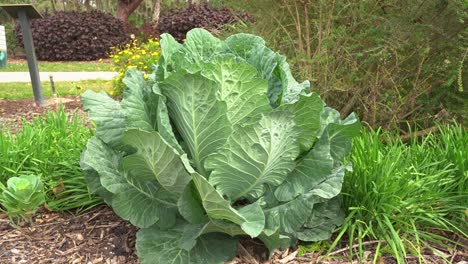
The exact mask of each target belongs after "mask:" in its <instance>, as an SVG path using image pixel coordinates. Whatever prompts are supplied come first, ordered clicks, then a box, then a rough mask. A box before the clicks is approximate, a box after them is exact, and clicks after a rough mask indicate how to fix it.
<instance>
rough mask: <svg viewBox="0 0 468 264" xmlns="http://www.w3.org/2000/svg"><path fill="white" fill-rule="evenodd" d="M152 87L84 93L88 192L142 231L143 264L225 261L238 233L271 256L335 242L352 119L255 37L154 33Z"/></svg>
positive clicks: (137, 84) (139, 83) (137, 77)
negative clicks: (89, 125)
mask: <svg viewBox="0 0 468 264" xmlns="http://www.w3.org/2000/svg"><path fill="white" fill-rule="evenodd" d="M161 47H162V55H161V58H160V60H159V62H158V65H156V66H155V67H154V71H153V73H152V74H151V76H150V78H149V80H148V81H146V80H145V78H144V77H143V75H142V73H140V72H138V71H136V70H134V69H131V70H129V71H128V72H127V73H126V77H125V79H124V82H125V84H126V86H127V88H126V90H125V92H124V95H123V99H122V100H121V101H120V102H119V101H115V100H113V99H112V98H110V97H109V96H107V95H106V94H105V93H103V92H100V93H95V92H92V91H87V92H86V93H85V94H84V95H83V98H82V100H83V104H84V108H85V110H86V111H88V112H89V115H90V118H91V119H92V120H93V121H94V122H95V124H96V135H95V136H94V137H93V138H91V139H90V140H89V141H88V144H87V147H86V150H85V151H84V153H83V155H82V160H81V165H82V167H83V169H84V171H85V174H86V179H87V181H88V183H89V186H90V188H91V190H92V191H93V192H95V193H97V194H99V195H100V196H102V197H103V199H104V200H105V201H106V203H108V204H109V205H110V206H111V207H112V208H113V209H114V211H115V212H116V213H117V214H118V215H119V216H120V217H122V218H123V219H125V220H128V221H130V222H131V223H132V224H134V225H135V226H137V227H139V228H140V230H139V231H138V234H137V242H136V247H137V252H138V256H139V257H140V260H141V262H142V263H210V264H212V263H223V262H224V261H227V260H229V259H231V258H233V257H234V256H235V252H236V245H237V244H236V243H237V240H238V239H239V237H242V236H249V237H252V238H258V239H259V240H261V241H263V243H264V244H265V245H266V247H267V248H268V249H269V250H270V252H271V251H272V250H274V249H276V248H285V247H289V246H291V245H294V244H295V243H296V242H297V241H298V240H303V241H317V240H323V239H327V238H329V237H330V235H331V232H332V230H333V229H334V228H335V227H336V226H337V225H339V224H340V223H341V222H342V220H343V215H342V212H341V211H340V200H339V198H338V195H339V193H340V190H341V185H342V182H343V175H344V173H345V170H347V169H348V168H349V165H348V164H343V162H342V161H343V158H344V157H345V156H346V155H347V154H348V153H349V151H350V148H351V144H352V137H354V136H355V135H357V134H358V133H359V128H360V125H359V122H358V120H357V119H356V117H355V115H354V114H352V115H350V116H348V117H347V118H346V119H344V120H342V119H340V114H339V113H338V112H337V111H336V110H333V109H332V108H329V107H326V106H325V104H324V103H323V102H322V100H321V99H320V98H319V96H318V95H317V94H315V93H310V92H309V83H308V82H303V83H298V82H297V81H296V80H295V79H294V78H293V76H292V74H291V71H290V69H289V66H288V64H287V63H286V59H285V57H283V56H281V55H279V54H277V53H275V52H274V51H272V50H271V49H269V48H268V47H266V46H265V42H264V41H263V40H262V39H261V38H259V37H257V36H254V35H249V34H237V35H233V36H231V37H229V38H227V39H226V40H225V41H222V40H220V39H218V38H216V37H214V36H212V35H211V34H210V33H209V32H207V31H205V30H202V29H194V30H192V31H190V32H189V33H188V34H187V39H186V42H185V43H184V44H183V45H182V44H179V43H178V42H177V41H175V40H174V38H173V37H172V36H170V35H167V34H163V35H162V36H161Z"/></svg>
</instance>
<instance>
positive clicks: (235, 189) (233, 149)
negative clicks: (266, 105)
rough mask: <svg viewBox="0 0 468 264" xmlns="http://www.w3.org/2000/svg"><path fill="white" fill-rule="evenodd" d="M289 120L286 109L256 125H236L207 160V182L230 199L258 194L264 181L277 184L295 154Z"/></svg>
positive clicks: (293, 128)
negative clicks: (224, 141) (208, 175)
mask: <svg viewBox="0 0 468 264" xmlns="http://www.w3.org/2000/svg"><path fill="white" fill-rule="evenodd" d="M293 119H294V117H293V116H292V115H291V114H290V113H288V112H281V111H275V112H271V113H269V114H267V115H264V116H263V117H262V119H261V120H260V122H259V123H258V124H255V125H250V126H246V127H237V128H236V129H235V131H234V132H233V133H232V134H231V136H230V137H229V139H228V141H227V142H226V144H225V145H224V146H223V148H222V149H221V150H220V151H219V152H218V153H216V154H214V155H212V156H210V157H209V158H208V159H207V162H206V166H207V167H208V168H209V169H211V170H213V171H212V173H211V175H210V178H209V181H210V183H211V184H212V185H214V186H215V187H216V189H217V190H218V191H219V192H220V193H221V194H223V195H226V196H228V197H229V198H230V199H231V200H233V201H235V200H237V199H239V198H241V197H247V196H250V197H254V198H258V197H260V196H261V195H262V194H263V192H264V189H263V188H264V184H268V185H271V186H277V185H279V184H281V183H282V182H283V181H284V179H285V178H286V176H287V174H288V173H289V172H290V171H292V170H293V169H294V165H295V162H294V159H295V158H296V157H297V156H298V155H299V147H298V145H297V144H296V142H295V140H296V138H297V136H298V134H299V131H298V130H297V128H296V126H295V123H294V120H293Z"/></svg>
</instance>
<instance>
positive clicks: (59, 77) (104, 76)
mask: <svg viewBox="0 0 468 264" xmlns="http://www.w3.org/2000/svg"><path fill="white" fill-rule="evenodd" d="M39 75H40V78H41V81H42V82H44V81H49V76H50V75H52V76H53V78H54V82H72V81H81V80H98V79H99V80H112V79H113V78H114V77H115V76H117V75H118V73H116V72H40V73H39ZM6 82H31V77H30V76H29V72H0V83H6Z"/></svg>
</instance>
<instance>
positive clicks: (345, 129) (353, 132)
mask: <svg viewBox="0 0 468 264" xmlns="http://www.w3.org/2000/svg"><path fill="white" fill-rule="evenodd" d="M321 120H322V121H321V123H322V125H321V130H322V131H321V132H319V133H320V134H322V136H323V134H325V135H326V137H328V140H329V141H330V152H331V155H332V157H333V158H334V159H336V160H342V159H343V158H344V157H345V156H346V155H348V153H349V152H350V151H351V147H352V143H353V140H352V138H353V137H355V136H357V135H359V131H360V130H361V125H360V123H359V120H358V118H357V117H356V115H355V114H354V113H352V114H350V115H349V116H348V117H346V118H345V119H344V120H341V119H340V113H339V112H338V111H336V110H335V109H333V108H330V107H326V108H325V109H324V111H323V113H322V115H321Z"/></svg>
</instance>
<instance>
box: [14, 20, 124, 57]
mask: <svg viewBox="0 0 468 264" xmlns="http://www.w3.org/2000/svg"><path fill="white" fill-rule="evenodd" d="M31 31H32V36H33V40H34V47H35V50H36V55H37V58H38V59H39V60H46V61H90V60H97V59H99V58H103V57H105V56H106V54H107V52H108V51H109V49H110V47H112V46H116V45H119V44H122V43H125V42H127V41H129V40H130V33H129V30H128V28H127V25H126V24H125V23H124V22H122V21H121V20H119V19H117V18H115V17H113V16H112V15H110V14H106V13H102V12H99V11H91V12H77V11H71V12H57V13H55V14H53V15H51V16H46V17H44V18H41V19H34V20H32V21H31ZM16 36H17V38H18V43H22V32H21V30H20V27H19V25H18V26H17V27H16Z"/></svg>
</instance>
